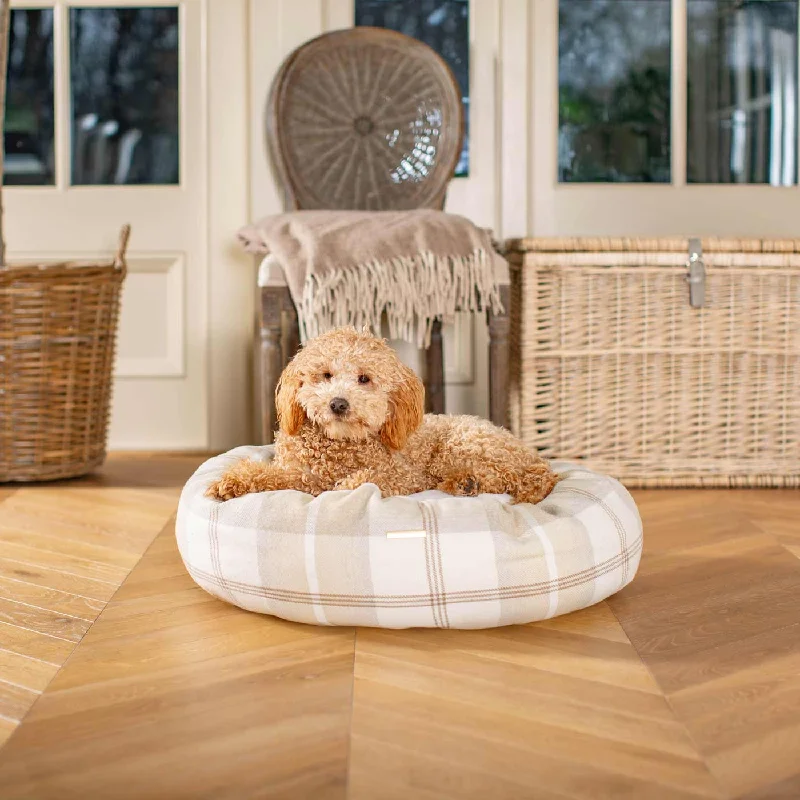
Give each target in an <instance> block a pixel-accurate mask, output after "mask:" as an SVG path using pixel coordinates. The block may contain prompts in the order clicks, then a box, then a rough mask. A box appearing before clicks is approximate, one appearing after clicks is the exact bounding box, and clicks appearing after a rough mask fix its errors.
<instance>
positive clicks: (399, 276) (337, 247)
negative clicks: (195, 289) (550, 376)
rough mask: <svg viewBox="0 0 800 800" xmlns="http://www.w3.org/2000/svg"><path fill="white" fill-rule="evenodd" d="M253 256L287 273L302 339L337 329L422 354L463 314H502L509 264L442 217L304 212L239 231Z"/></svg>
mask: <svg viewBox="0 0 800 800" xmlns="http://www.w3.org/2000/svg"><path fill="white" fill-rule="evenodd" d="M239 238H240V240H241V241H242V243H243V244H244V246H245V247H246V248H247V250H248V251H250V252H252V253H263V254H266V253H270V254H272V255H273V256H274V257H275V258H276V259H277V261H278V263H279V264H280V266H281V267H282V269H283V271H284V274H285V276H286V281H287V283H288V285H289V291H290V292H291V294H292V298H293V300H294V303H295V305H296V306H297V312H298V317H299V322H300V332H301V336H302V338H303V339H308V338H311V337H313V336H316V335H317V334H319V333H322V332H324V331H326V330H329V329H330V328H334V327H338V326H340V325H354V326H356V327H358V328H361V327H363V326H365V325H368V326H370V327H371V328H372V329H373V330H374V331H380V324H381V317H382V315H383V314H384V313H385V314H386V317H387V319H388V323H389V336H390V337H391V338H393V339H405V340H407V341H410V342H415V343H416V344H417V345H418V346H420V347H422V346H427V345H428V344H429V342H430V333H431V324H432V323H433V321H434V320H435V319H437V318H441V319H444V320H449V319H451V318H452V316H453V314H454V313H455V311H456V309H459V310H461V311H480V310H483V309H487V308H488V309H490V310H492V311H500V310H501V306H500V296H499V291H498V287H497V282H496V279H495V275H496V274H497V269H496V267H497V261H498V260H499V261H500V262H502V258H501V257H500V256H499V255H497V254H496V253H495V251H494V249H493V247H492V240H491V236H490V234H489V233H488V232H487V231H485V230H482V229H481V228H477V227H476V226H475V225H473V224H472V223H471V222H469V221H468V220H466V219H464V218H463V217H459V216H456V215H454V214H445V213H444V212H442V211H430V210H421V211H377V212H363V211H297V212H293V213H288V214H279V215H276V216H272V217H267V218H266V219H263V220H261V222H257V223H255V224H253V225H248V226H247V227H246V228H243V229H242V230H241V231H240V232H239Z"/></svg>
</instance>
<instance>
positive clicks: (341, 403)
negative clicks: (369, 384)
mask: <svg viewBox="0 0 800 800" xmlns="http://www.w3.org/2000/svg"><path fill="white" fill-rule="evenodd" d="M348 408H350V403H348V402H347V400H345V399H344V397H334V398H333V400H331V411H333V413H334V414H337V415H339V416H341V415H342V414H344V413H346V412H347V409H348Z"/></svg>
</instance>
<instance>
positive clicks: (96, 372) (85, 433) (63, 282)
mask: <svg viewBox="0 0 800 800" xmlns="http://www.w3.org/2000/svg"><path fill="white" fill-rule="evenodd" d="M129 234H130V228H129V227H128V226H125V228H123V230H122V234H121V236H120V244H119V250H118V252H117V255H116V257H115V259H114V261H113V262H109V263H95V264H89V263H69V264H57V265H52V266H12V267H9V268H8V269H0V482H3V481H41V480H53V479H56V478H67V477H74V476H76V475H83V474H85V473H87V472H89V471H90V470H92V469H93V468H94V467H96V466H98V465H99V464H101V463H102V462H103V460H104V458H105V452H106V434H107V430H108V418H109V406H110V400H111V381H112V374H111V373H112V367H113V363H114V348H115V342H116V332H117V318H118V314H119V299H120V289H121V287H122V282H123V280H124V278H125V248H126V246H127V242H128V236H129Z"/></svg>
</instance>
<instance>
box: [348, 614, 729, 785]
mask: <svg viewBox="0 0 800 800" xmlns="http://www.w3.org/2000/svg"><path fill="white" fill-rule="evenodd" d="M580 617H581V612H579V613H578V614H575V615H572V617H571V618H569V621H567V620H563V621H562V622H561V624H560V626H559V627H560V628H561V630H559V629H557V628H554V627H553V626H538V625H531V626H523V627H516V628H508V629H500V630H496V631H485V632H467V631H449V632H443V631H430V632H413V633H409V632H406V631H403V632H390V631H380V632H379V631H371V630H362V631H359V632H358V637H357V644H356V663H355V677H356V683H355V694H354V712H353V744H352V750H351V797H354V798H370V797H377V796H381V797H382V796H384V795H383V794H381V793H380V787H383V786H387V785H389V784H391V785H392V792H391V793H390V794H387V795H385V796H389V797H398V798H399V797H413V796H416V795H415V792H416V791H417V788H418V787H419V786H429V787H433V786H436V787H437V791H440V794H439V796H440V797H442V798H450V797H452V798H457V797H464V798H472V797H475V798H479V797H486V796H491V797H497V798H506V797H507V798H517V797H536V796H538V795H536V794H535V792H536V791H537V787H539V786H540V785H544V786H546V788H547V790H548V791H549V792H551V794H552V795H553V796H564V797H575V796H591V797H618V796H622V795H627V796H632V797H634V796H642V797H645V796H646V797H651V796H652V797H659V796H660V797H720V796H723V795H722V792H721V789H720V787H719V785H718V784H717V783H716V781H715V780H714V779H713V778H712V776H711V775H710V773H709V771H708V769H707V767H706V765H705V763H704V761H703V759H702V758H701V757H700V756H699V754H698V753H697V751H696V749H695V746H694V744H693V742H692V741H691V738H690V737H689V735H688V733H687V732H686V730H685V728H684V726H683V725H682V724H681V723H680V722H679V721H678V720H677V719H676V718H675V716H674V714H673V712H672V710H671V709H670V707H669V704H668V703H667V702H666V700H665V699H664V698H663V697H662V696H661V695H660V693H658V692H657V689H656V687H655V686H654V684H653V682H652V678H651V677H650V676H649V674H648V673H647V670H646V669H645V667H644V666H643V665H642V664H641V662H640V660H639V659H638V657H637V655H636V652H635V650H634V649H633V647H632V646H631V644H630V643H629V642H628V641H627V638H626V637H625V634H624V632H623V631H622V630H621V628H620V626H619V624H618V623H617V624H616V626H617V632H616V634H615V635H614V636H613V637H610V636H609V628H610V620H611V618H610V617H609V616H608V615H607V612H604V613H598V612H597V611H596V610H591V611H589V612H587V614H586V617H587V619H586V620H584V621H581V620H580ZM594 626H597V631H593V627H594ZM599 663H600V664H602V663H607V664H614V665H616V666H617V667H618V669H616V670H615V671H612V670H609V671H606V670H604V669H598V667H597V664H599ZM637 672H638V673H640V674H639V675H637V674H636V673H637ZM384 750H385V751H386V753H387V755H386V756H385V757H382V758H379V757H378V754H379V753H380V752H382V751H384ZM427 754H435V755H434V756H433V757H428V755H427ZM478 754H480V755H478ZM479 764H481V765H482V766H481V767H480V768H478V765H479ZM532 765H536V766H535V767H534V768H532ZM476 770H477V772H478V775H474V774H473V773H474V772H475V771H476ZM403 775H404V776H405V777H402V776H403ZM468 775H469V776H470V780H467V779H466V776H468ZM534 775H535V777H534ZM490 776H495V777H498V776H503V777H504V778H506V779H507V780H506V782H505V785H503V784H502V783H500V784H496V785H495V787H494V789H493V790H492V792H491V793H490V794H489V795H487V794H486V791H487V787H488V786H489V777H490ZM512 776H513V777H512ZM472 778H474V780H472ZM590 783H591V785H592V786H593V787H594V789H593V792H594V793H593V794H591V795H588V794H587V795H583V794H580V793H579V792H580V787H581V786H582V787H584V789H585V787H587V786H588V785H589V784H590ZM442 786H451V787H454V789H453V791H452V793H446V792H445V790H444V789H442V788H440V787H442ZM576 793H577V794H576Z"/></svg>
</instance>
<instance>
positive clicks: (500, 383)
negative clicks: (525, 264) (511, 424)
mask: <svg viewBox="0 0 800 800" xmlns="http://www.w3.org/2000/svg"><path fill="white" fill-rule="evenodd" d="M510 297H511V295H510V291H509V287H508V286H501V287H500V302H501V303H502V304H503V311H502V313H500V314H492V313H489V418H490V419H491V421H492V422H493V423H494V424H495V425H500V426H501V427H503V428H505V427H507V426H508V367H509V364H508V335H509V330H510V327H511V326H510V320H509V316H508V308H509V303H510Z"/></svg>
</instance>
